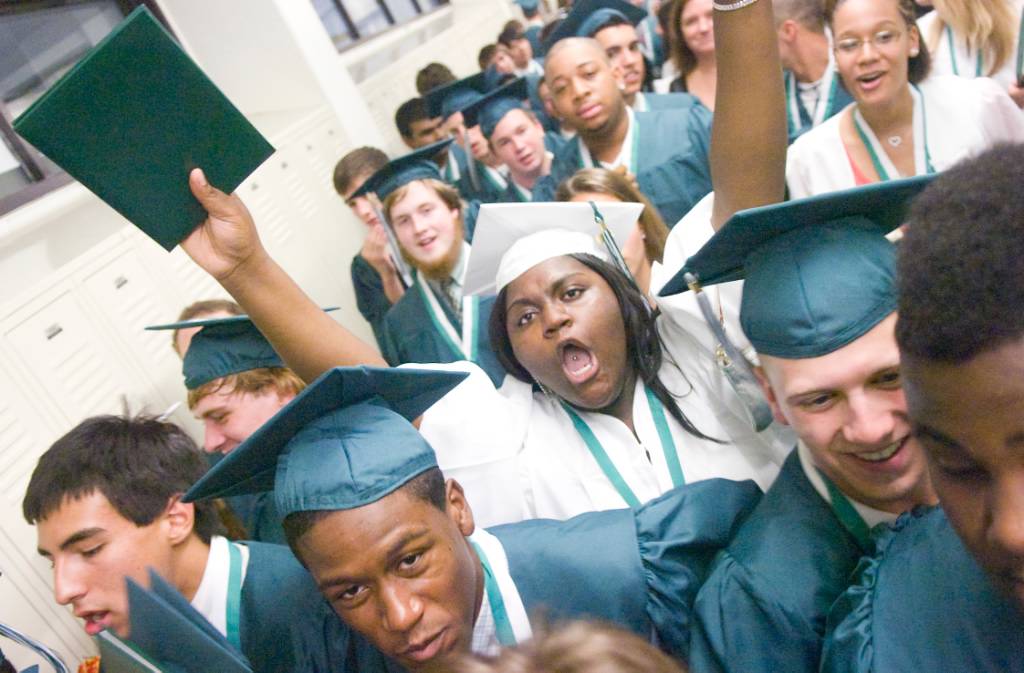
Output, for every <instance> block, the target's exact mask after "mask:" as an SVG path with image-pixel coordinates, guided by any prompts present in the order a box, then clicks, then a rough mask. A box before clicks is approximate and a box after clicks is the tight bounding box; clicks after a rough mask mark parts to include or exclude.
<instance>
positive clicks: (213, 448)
mask: <svg viewBox="0 0 1024 673" xmlns="http://www.w3.org/2000/svg"><path fill="white" fill-rule="evenodd" d="M224 439H225V437H224V433H223V432H221V431H220V428H219V427H218V426H217V424H216V423H214V422H213V421H210V420H206V421H204V422H203V451H205V452H207V453H217V452H218V451H219V450H220V447H221V446H222V445H223V444H224Z"/></svg>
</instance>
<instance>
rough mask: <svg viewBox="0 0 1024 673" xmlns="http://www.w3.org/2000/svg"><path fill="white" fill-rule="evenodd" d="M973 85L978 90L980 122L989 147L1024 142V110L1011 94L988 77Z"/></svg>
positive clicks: (981, 78) (980, 78)
mask: <svg viewBox="0 0 1024 673" xmlns="http://www.w3.org/2000/svg"><path fill="white" fill-rule="evenodd" d="M973 84H975V86H976V87H977V89H978V105H979V106H980V109H979V116H980V117H981V118H980V120H979V121H980V125H981V127H982V132H983V133H984V134H985V138H986V140H987V141H988V146H989V147H991V146H992V145H995V144H997V143H1003V142H1010V143H1019V142H1024V110H1021V109H1020V108H1019V107H1017V104H1016V103H1014V102H1013V99H1012V98H1010V94H1009V93H1008V92H1007V91H1006V90H1005V89H1004V88H1003V87H1002V86H1000V85H999V83H998V82H996V81H995V80H993V79H989V78H988V77H979V78H977V79H975V80H973Z"/></svg>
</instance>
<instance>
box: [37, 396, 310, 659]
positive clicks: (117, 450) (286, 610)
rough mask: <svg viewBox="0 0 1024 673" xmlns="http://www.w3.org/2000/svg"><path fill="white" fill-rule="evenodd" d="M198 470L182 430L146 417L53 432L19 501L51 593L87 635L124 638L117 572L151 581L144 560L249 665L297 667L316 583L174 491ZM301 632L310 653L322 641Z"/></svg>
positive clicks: (283, 555)
mask: <svg viewBox="0 0 1024 673" xmlns="http://www.w3.org/2000/svg"><path fill="white" fill-rule="evenodd" d="M205 471H206V461H205V460H204V459H203V456H202V453H200V451H199V450H198V448H197V447H196V446H195V444H194V443H193V442H192V440H191V439H189V437H188V435H186V434H185V433H184V431H182V430H181V429H180V428H178V427H176V426H174V425H171V424H169V423H163V422H160V421H156V420H154V419H150V418H145V417H138V418H122V417H116V416H98V417H94V418H90V419H87V420H85V421H83V422H82V423H80V424H79V425H78V426H76V427H75V428H74V429H72V430H71V431H70V432H68V433H67V434H66V435H65V436H64V437H62V438H60V439H59V440H58V441H57V442H56V443H55V444H54V445H53V446H52V447H50V448H49V449H48V450H47V451H46V453H44V454H43V456H42V457H41V458H40V459H39V464H38V465H37V466H36V469H35V471H34V472H33V473H32V478H31V480H30V481H29V486H28V490H27V492H26V494H25V499H24V502H23V504H22V509H23V512H24V515H25V519H26V520H27V521H28V522H29V523H31V524H35V525H36V527H37V531H38V539H39V553H40V554H41V555H42V556H43V557H44V558H46V559H48V560H49V561H50V562H51V563H52V565H53V585H54V597H55V598H56V600H57V602H58V603H60V604H62V605H70V606H71V607H72V609H73V610H74V613H75V616H77V617H79V618H81V619H83V620H85V628H86V631H87V632H88V633H89V634H90V635H96V634H97V633H99V632H100V631H101V630H104V629H110V630H112V631H114V632H115V633H116V634H117V635H118V636H120V637H130V635H131V634H130V628H129V615H128V614H127V611H128V598H127V591H126V586H125V579H126V578H131V579H133V580H135V581H136V582H139V583H141V584H143V585H147V584H148V581H147V569H148V568H152V569H154V570H155V571H156V572H158V573H159V574H160V575H161V576H162V577H164V578H165V579H166V580H167V581H169V582H170V583H171V584H173V585H174V586H175V587H176V588H177V589H178V591H180V592H181V593H182V595H183V596H184V597H185V599H186V600H188V601H190V602H191V603H192V606H193V607H194V608H195V609H196V610H197V611H198V612H199V613H200V614H202V615H203V616H204V617H205V618H206V619H207V620H208V621H209V622H210V624H211V625H212V627H213V628H215V629H216V630H217V631H218V632H220V634H221V635H223V636H225V637H226V638H227V639H228V641H229V642H230V643H231V644H232V645H233V646H234V647H235V648H236V649H238V650H239V651H240V652H242V653H243V654H244V655H245V656H246V658H248V660H249V662H250V663H251V664H252V666H253V670H254V671H265V672H266V673H271V672H275V673H276V672H277V671H292V670H302V669H301V668H300V667H299V666H298V664H297V662H298V659H297V657H296V651H295V650H294V648H293V647H292V643H291V640H292V636H293V634H297V633H298V632H299V631H302V630H303V629H306V628H307V627H308V628H309V629H310V633H312V632H314V631H315V629H317V628H319V623H320V622H319V621H318V620H321V619H323V618H324V616H325V615H326V614H327V613H326V612H325V608H326V606H325V605H324V603H323V601H322V599H321V598H320V596H319V594H318V592H317V589H316V585H315V584H314V583H313V582H312V580H311V579H310V577H309V575H308V574H307V573H306V572H305V571H304V570H303V569H302V567H301V566H300V565H299V564H298V563H297V562H296V561H295V559H294V557H292V555H291V554H290V553H289V552H288V550H287V549H286V548H283V547H279V546H276V545H266V544H260V543H254V542H247V543H244V544H242V543H234V542H229V541H228V540H226V539H225V538H223V537H220V536H218V535H216V532H217V524H216V514H215V513H214V511H213V508H212V506H211V504H210V503H199V504H191V503H184V502H182V500H181V495H182V494H183V493H184V492H185V490H186V489H188V487H189V486H190V485H191V484H192V483H193V482H195V481H196V480H197V479H198V478H199V477H200V476H201V475H202V474H203V473H204V472H205ZM308 635H309V634H307V635H306V636H303V639H304V643H305V644H304V647H305V648H307V649H308V652H307V653H306V654H307V655H309V656H313V655H315V654H317V653H316V652H314V649H313V648H319V647H322V645H323V642H324V641H323V640H322V639H321V640H320V641H319V644H318V641H317V640H316V638H315V637H312V636H310V637H307V636H308ZM295 637H298V636H297V635H296V636H295ZM320 651H321V652H325V651H324V650H320ZM317 656H324V657H326V656H327V655H326V654H325V653H324V654H320V655H317Z"/></svg>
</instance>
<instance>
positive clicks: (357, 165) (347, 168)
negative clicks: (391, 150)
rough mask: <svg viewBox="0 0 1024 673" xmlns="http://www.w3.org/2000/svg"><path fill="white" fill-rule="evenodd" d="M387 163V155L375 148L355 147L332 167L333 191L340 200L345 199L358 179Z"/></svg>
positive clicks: (365, 176)
mask: <svg viewBox="0 0 1024 673" xmlns="http://www.w3.org/2000/svg"><path fill="white" fill-rule="evenodd" d="M387 163H388V155H386V154H384V152H382V151H381V150H379V149H377V148H376V147H357V148H356V149H354V150H352V151H351V152H349V153H348V154H346V155H345V156H343V157H342V158H341V159H340V160H339V161H338V164H337V165H336V166H335V167H334V191H336V192H338V195H339V196H341V198H343V199H344V198H346V197H345V193H346V192H348V191H349V188H350V187H352V184H353V183H354V182H355V181H356V180H358V179H360V178H363V179H365V178H367V177H369V176H370V175H372V174H373V173H376V172H377V171H379V170H380V169H382V168H384V166H385V165H386V164H387Z"/></svg>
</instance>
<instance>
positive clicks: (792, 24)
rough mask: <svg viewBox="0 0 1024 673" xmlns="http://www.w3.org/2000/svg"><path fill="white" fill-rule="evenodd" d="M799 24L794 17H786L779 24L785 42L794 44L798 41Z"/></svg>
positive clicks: (780, 34)
mask: <svg viewBox="0 0 1024 673" xmlns="http://www.w3.org/2000/svg"><path fill="white" fill-rule="evenodd" d="M799 27H800V26H799V25H798V24H797V22H796V21H794V20H793V19H786V20H785V21H783V22H782V23H780V24H779V37H780V38H782V40H784V41H785V42H787V43H789V44H792V43H793V42H795V41H796V37H797V31H798V30H799Z"/></svg>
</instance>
